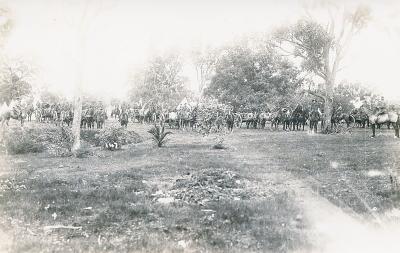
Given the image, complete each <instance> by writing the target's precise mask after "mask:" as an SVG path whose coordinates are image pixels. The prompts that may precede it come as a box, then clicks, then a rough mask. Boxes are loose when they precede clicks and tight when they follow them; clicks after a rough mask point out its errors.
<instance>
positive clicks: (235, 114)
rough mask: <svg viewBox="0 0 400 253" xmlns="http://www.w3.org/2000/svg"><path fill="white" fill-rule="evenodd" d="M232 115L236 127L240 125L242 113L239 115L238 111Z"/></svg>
mask: <svg viewBox="0 0 400 253" xmlns="http://www.w3.org/2000/svg"><path fill="white" fill-rule="evenodd" d="M233 116H234V118H235V125H236V127H240V126H241V125H242V115H240V113H234V114H233Z"/></svg>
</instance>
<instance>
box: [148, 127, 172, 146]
mask: <svg viewBox="0 0 400 253" xmlns="http://www.w3.org/2000/svg"><path fill="white" fill-rule="evenodd" d="M148 132H149V133H150V134H151V135H152V139H153V141H154V142H155V143H156V144H157V147H162V146H163V145H164V144H165V143H166V142H167V141H168V139H167V135H169V134H172V132H169V131H168V132H165V128H164V126H157V125H154V127H153V128H151V129H150V130H149V131H148Z"/></svg>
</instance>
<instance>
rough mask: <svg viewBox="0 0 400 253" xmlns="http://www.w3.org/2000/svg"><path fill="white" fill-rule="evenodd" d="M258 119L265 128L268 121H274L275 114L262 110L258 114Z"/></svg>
mask: <svg viewBox="0 0 400 253" xmlns="http://www.w3.org/2000/svg"><path fill="white" fill-rule="evenodd" d="M258 120H259V124H260V126H261V128H262V129H264V128H265V125H266V123H267V121H270V122H271V123H272V120H273V115H272V113H270V112H262V113H260V114H259V115H258Z"/></svg>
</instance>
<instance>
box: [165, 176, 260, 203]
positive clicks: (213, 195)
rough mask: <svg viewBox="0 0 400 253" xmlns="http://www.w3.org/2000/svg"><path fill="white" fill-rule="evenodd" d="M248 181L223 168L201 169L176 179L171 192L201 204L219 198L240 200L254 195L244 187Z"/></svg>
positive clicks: (186, 200)
mask: <svg viewBox="0 0 400 253" xmlns="http://www.w3.org/2000/svg"><path fill="white" fill-rule="evenodd" d="M248 183H249V181H248V180H247V179H245V178H243V177H241V176H239V175H237V174H236V173H234V172H232V171H230V170H225V169H209V170H201V171H198V172H196V173H194V174H192V175H189V176H188V177H185V178H181V179H177V180H176V182H175V183H174V185H173V187H172V189H171V194H172V195H173V197H174V198H175V199H177V200H182V201H184V202H187V203H191V204H200V205H203V204H205V203H206V202H214V201H219V200H242V199H250V198H252V197H253V196H255V193H251V192H249V191H248V189H246V188H247V187H246V185H247V184H248Z"/></svg>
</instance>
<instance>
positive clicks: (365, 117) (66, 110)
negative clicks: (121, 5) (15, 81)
mask: <svg viewBox="0 0 400 253" xmlns="http://www.w3.org/2000/svg"><path fill="white" fill-rule="evenodd" d="M33 115H34V116H35V119H36V120H37V121H39V122H54V123H56V124H64V123H65V124H67V125H68V126H69V125H70V124H71V123H72V121H73V111H72V106H71V105H41V106H37V107H36V108H33V107H28V108H25V109H24V110H22V109H21V108H18V107H12V106H9V107H7V108H4V107H3V108H1V110H0V120H1V122H2V125H4V123H6V124H7V125H8V122H9V120H10V119H15V120H18V121H19V122H20V123H21V125H23V123H24V121H25V120H27V121H32V116H33ZM111 118H114V119H117V120H118V121H119V122H120V124H121V126H123V127H127V126H128V123H129V121H131V122H138V123H149V124H153V123H160V124H165V125H168V126H169V127H170V128H177V129H187V128H196V127H197V126H198V125H199V124H200V123H201V122H204V121H207V122H209V124H214V125H215V126H216V127H217V128H221V127H228V128H229V129H230V130H232V129H233V127H237V128H242V127H243V126H245V127H246V128H259V129H265V128H266V127H267V124H270V129H275V130H277V129H278V128H279V126H280V125H282V129H283V130H286V131H298V130H303V131H304V130H305V126H306V125H308V126H309V130H310V131H314V132H317V128H318V126H319V127H320V128H321V129H324V127H325V122H324V115H323V114H321V113H320V112H318V111H315V110H314V111H310V110H308V109H306V108H303V107H302V106H298V107H296V108H295V109H294V110H291V109H290V108H281V109H279V110H277V111H275V112H270V111H261V112H235V113H233V112H231V111H229V110H218V109H216V110H208V111H204V110H203V109H202V108H198V107H195V108H182V109H180V110H174V111H170V112H168V111H163V112H160V111H157V110H155V109H144V108H129V107H125V108H124V107H121V108H119V107H115V108H114V109H113V110H112V111H111ZM107 119H108V116H107V113H106V111H105V110H104V108H103V107H101V106H93V105H91V106H84V107H83V109H82V118H81V127H82V128H88V129H94V128H97V129H101V128H103V126H104V123H105V121H106V120H107ZM339 124H345V125H346V126H347V127H350V126H357V127H364V128H365V127H371V129H372V137H375V136H376V129H379V128H380V127H381V125H387V126H388V128H390V127H393V129H394V130H395V136H396V137H399V128H400V119H399V113H398V112H395V111H388V112H378V113H372V114H367V113H366V112H364V111H358V112H356V113H355V112H352V113H342V112H340V113H339V112H334V113H333V115H332V118H331V127H332V128H334V127H337V126H338V125H339Z"/></svg>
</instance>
